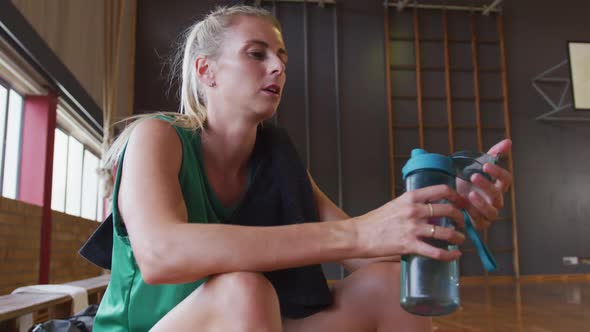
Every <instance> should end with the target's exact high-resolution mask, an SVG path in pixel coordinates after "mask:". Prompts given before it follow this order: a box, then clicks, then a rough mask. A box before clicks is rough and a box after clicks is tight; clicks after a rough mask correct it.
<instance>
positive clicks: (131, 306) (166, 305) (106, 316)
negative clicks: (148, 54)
mask: <svg viewBox="0 0 590 332" xmlns="http://www.w3.org/2000/svg"><path fill="white" fill-rule="evenodd" d="M157 118H159V119H162V120H165V121H167V122H171V119H170V118H167V117H163V116H158V117H157ZM173 127H174V128H175V129H176V132H177V134H178V137H179V138H180V141H181V143H182V164H181V167H180V172H179V173H178V181H179V183H180V187H181V189H182V195H183V197H184V201H185V205H186V209H187V212H188V220H189V222H201V223H219V222H221V221H223V220H228V219H229V217H230V215H231V214H232V212H233V208H225V207H224V206H223V205H222V204H221V203H220V202H219V200H218V199H217V197H216V196H215V193H214V192H213V190H212V189H211V187H210V186H209V184H208V182H207V178H206V176H205V172H204V167H203V157H202V150H201V141H200V135H199V133H198V132H195V131H194V130H190V129H186V128H181V127H177V126H174V125H173ZM124 154H125V150H124V151H123V152H122V153H121V157H120V159H119V164H118V167H117V175H116V179H115V184H114V189H113V203H112V204H113V205H112V211H113V222H114V227H113V232H114V234H113V256H112V270H111V280H110V283H109V286H108V287H107V290H106V292H105V294H104V297H103V298H102V301H101V303H100V307H99V309H98V313H97V315H96V319H95V321H94V327H93V330H94V331H95V332H102V331H108V332H117V331H147V330H149V329H150V328H151V327H152V326H153V325H155V324H156V323H157V322H158V321H159V320H160V319H161V318H162V317H163V316H164V315H165V314H166V313H168V312H169V311H170V310H171V309H172V308H174V307H175V306H176V305H177V304H178V303H180V302H181V301H182V300H183V299H184V298H185V297H187V296H188V295H189V294H190V293H192V292H193V291H194V290H195V289H196V288H197V287H199V286H200V285H201V284H202V283H203V282H205V281H206V278H205V279H201V280H198V281H195V282H191V283H186V284H166V285H148V284H146V283H145V282H144V280H143V278H142V276H141V272H140V270H139V268H138V266H137V262H136V261H135V257H134V255H133V250H132V249H131V245H130V243H129V238H128V237H127V233H126V230H125V227H124V225H123V222H122V220H121V216H120V214H119V210H118V206H117V201H118V191H119V185H120V182H121V169H122V165H123V157H124ZM252 168H253V167H251V168H250V169H251V171H250V175H251V174H252ZM248 182H250V181H248ZM198 254H199V253H195V255H198Z"/></svg>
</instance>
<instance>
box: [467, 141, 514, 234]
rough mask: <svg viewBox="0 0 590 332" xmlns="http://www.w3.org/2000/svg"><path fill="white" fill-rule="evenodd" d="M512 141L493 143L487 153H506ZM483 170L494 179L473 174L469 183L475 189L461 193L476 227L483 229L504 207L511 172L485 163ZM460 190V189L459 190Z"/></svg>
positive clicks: (510, 180) (494, 154)
mask: <svg viewBox="0 0 590 332" xmlns="http://www.w3.org/2000/svg"><path fill="white" fill-rule="evenodd" d="M511 146H512V141H511V140H509V139H505V140H502V141H500V142H499V143H497V144H496V145H494V146H493V147H492V148H491V149H490V150H489V151H488V154H489V155H492V156H499V155H506V154H508V152H509V151H510V148H511ZM483 171H484V172H485V173H487V174H489V175H491V176H492V177H493V178H494V179H495V180H494V182H490V181H489V180H488V179H486V178H485V177H484V176H482V175H481V174H477V173H476V174H473V175H472V176H471V183H472V184H473V185H474V186H476V187H477V190H468V191H467V192H464V193H461V194H462V195H463V196H464V197H465V198H467V199H468V201H469V203H470V204H469V207H468V208H467V212H468V213H469V215H470V216H471V218H472V219H473V221H474V224H475V225H476V227H477V228H480V229H485V228H487V227H489V226H490V224H491V222H492V221H494V219H497V218H498V215H499V211H500V209H502V207H504V193H505V192H507V191H508V188H510V184H512V174H511V173H510V172H509V171H507V170H505V169H504V168H502V167H500V166H498V165H494V164H490V163H487V164H485V165H484V167H483ZM459 192H461V190H459Z"/></svg>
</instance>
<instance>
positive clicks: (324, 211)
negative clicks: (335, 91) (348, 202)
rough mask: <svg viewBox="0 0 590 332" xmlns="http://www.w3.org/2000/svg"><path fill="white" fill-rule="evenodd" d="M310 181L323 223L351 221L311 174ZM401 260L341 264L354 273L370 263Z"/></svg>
mask: <svg viewBox="0 0 590 332" xmlns="http://www.w3.org/2000/svg"><path fill="white" fill-rule="evenodd" d="M309 180H310V181H311V185H312V187H313V193H314V199H315V202H316V206H317V208H318V213H319V216H320V220H321V221H336V220H346V219H350V217H349V216H348V215H347V214H346V212H344V211H343V210H342V209H340V208H339V207H338V206H337V205H336V204H334V202H332V200H331V199H330V198H329V197H328V196H327V195H326V194H324V192H323V191H322V190H321V189H320V188H319V187H318V185H317V184H316V183H315V181H314V179H313V178H312V176H311V174H309ZM399 258H400V256H389V257H374V258H348V259H343V260H341V261H340V262H339V263H340V264H342V266H344V268H345V269H346V270H347V271H348V272H354V271H356V270H358V269H359V268H361V267H363V266H365V265H367V264H370V263H375V262H383V261H399Z"/></svg>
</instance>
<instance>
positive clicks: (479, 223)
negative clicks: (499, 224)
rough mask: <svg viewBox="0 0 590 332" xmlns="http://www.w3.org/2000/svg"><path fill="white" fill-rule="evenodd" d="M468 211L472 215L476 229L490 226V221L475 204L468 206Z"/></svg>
mask: <svg viewBox="0 0 590 332" xmlns="http://www.w3.org/2000/svg"><path fill="white" fill-rule="evenodd" d="M467 213H469V216H470V217H471V221H472V223H473V225H474V227H475V228H476V229H485V228H487V227H489V225H490V222H489V221H487V220H486V219H485V217H484V215H483V214H482V213H480V212H479V211H478V210H477V208H475V206H473V205H471V206H470V207H469V208H467Z"/></svg>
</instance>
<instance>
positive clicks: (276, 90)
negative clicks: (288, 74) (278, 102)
mask: <svg viewBox="0 0 590 332" xmlns="http://www.w3.org/2000/svg"><path fill="white" fill-rule="evenodd" d="M262 91H264V92H266V93H267V94H270V95H271V96H279V95H280V92H281V87H280V86H278V85H276V84H271V85H267V86H266V87H264V88H263V89H262Z"/></svg>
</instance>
